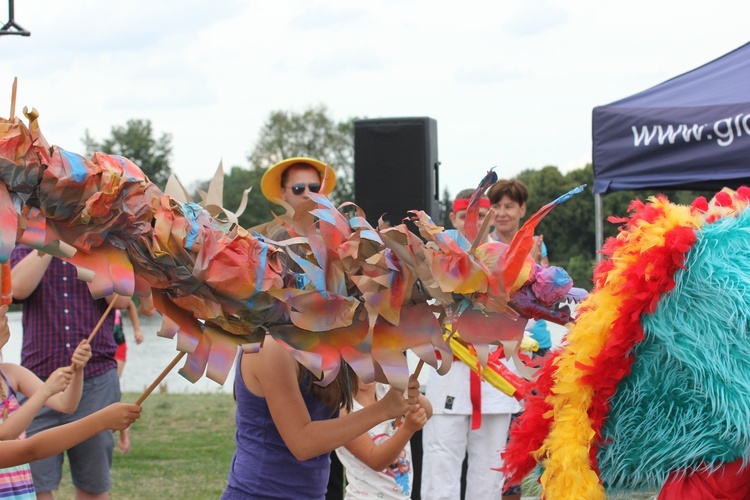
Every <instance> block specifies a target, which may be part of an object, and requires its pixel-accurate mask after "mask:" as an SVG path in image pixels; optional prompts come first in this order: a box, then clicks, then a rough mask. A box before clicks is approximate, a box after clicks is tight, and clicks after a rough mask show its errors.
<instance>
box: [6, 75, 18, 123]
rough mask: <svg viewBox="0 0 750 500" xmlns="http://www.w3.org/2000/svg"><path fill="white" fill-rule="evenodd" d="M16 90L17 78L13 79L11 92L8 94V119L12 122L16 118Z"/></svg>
mask: <svg viewBox="0 0 750 500" xmlns="http://www.w3.org/2000/svg"><path fill="white" fill-rule="evenodd" d="M17 88H18V77H15V78H13V91H12V92H11V94H10V116H9V117H8V119H9V120H10V121H13V120H14V119H15V117H16V89H17Z"/></svg>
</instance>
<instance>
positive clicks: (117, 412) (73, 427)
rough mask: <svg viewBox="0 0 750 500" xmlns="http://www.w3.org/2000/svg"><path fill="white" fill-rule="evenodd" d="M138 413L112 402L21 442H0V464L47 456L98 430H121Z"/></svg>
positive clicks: (65, 448) (26, 461)
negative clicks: (89, 413)
mask: <svg viewBox="0 0 750 500" xmlns="http://www.w3.org/2000/svg"><path fill="white" fill-rule="evenodd" d="M140 416H141V407H140V406H139V405H134V404H126V403H114V404H112V405H109V406H107V407H106V408H103V409H101V410H99V411H97V412H96V413H92V414H91V415H89V416H87V417H83V418H82V419H80V420H76V421H75V422H71V423H69V424H65V425H60V426H57V427H53V428H52V429H47V430H45V431H42V432H40V433H38V434H34V435H33V436H31V437H30V438H28V439H23V440H21V441H18V440H13V441H0V467H13V466H16V465H21V464H25V463H29V462H33V461H35V460H40V459H42V458H47V457H51V456H52V455H56V454H58V453H60V452H63V451H65V450H67V449H68V448H71V447H72V446H75V445H76V444H78V443H80V442H81V441H84V440H86V439H88V438H90V437H92V436H94V435H96V434H99V433H100V432H103V431H106V430H122V429H125V428H127V427H129V426H130V424H132V423H133V422H135V421H136V420H137V419H138V417H140Z"/></svg>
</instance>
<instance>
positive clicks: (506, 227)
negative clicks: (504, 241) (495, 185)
mask: <svg viewBox="0 0 750 500" xmlns="http://www.w3.org/2000/svg"><path fill="white" fill-rule="evenodd" d="M492 209H493V210H494V211H495V219H494V226H495V231H498V232H499V233H502V234H515V233H516V232H517V231H518V228H519V227H521V218H523V216H524V215H526V204H525V203H524V204H523V205H519V204H518V202H515V201H513V200H511V199H510V198H509V197H508V195H504V196H503V197H502V198H500V200H499V201H498V202H497V203H493V204H492Z"/></svg>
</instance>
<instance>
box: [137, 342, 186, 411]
mask: <svg viewBox="0 0 750 500" xmlns="http://www.w3.org/2000/svg"><path fill="white" fill-rule="evenodd" d="M184 355H185V352H184V351H180V352H179V353H178V354H177V356H175V357H174V359H173V360H172V361H171V362H170V363H169V364H168V365H167V367H166V368H164V370H162V372H161V373H160V374H159V376H158V377H156V380H154V381H153V382H151V385H150V386H148V389H146V390H145V391H143V394H141V396H140V397H139V398H138V399H137V400H136V402H135V404H137V405H141V404H142V403H143V402H144V401H145V400H146V398H147V397H148V396H149V394H151V393H152V392H154V389H156V387H157V386H158V385H159V384H160V383H161V381H162V380H164V377H166V376H167V374H169V372H171V371H172V368H174V367H175V365H176V364H177V363H179V362H180V360H181V359H182V357H183V356H184Z"/></svg>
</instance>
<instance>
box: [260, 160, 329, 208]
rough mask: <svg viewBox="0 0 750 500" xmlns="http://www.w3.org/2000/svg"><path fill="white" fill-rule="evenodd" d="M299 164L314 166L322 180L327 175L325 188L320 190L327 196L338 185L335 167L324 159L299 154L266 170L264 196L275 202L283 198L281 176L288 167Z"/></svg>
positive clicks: (261, 186) (263, 184) (263, 187)
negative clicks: (323, 160) (327, 163)
mask: <svg viewBox="0 0 750 500" xmlns="http://www.w3.org/2000/svg"><path fill="white" fill-rule="evenodd" d="M297 164H303V165H309V166H311V167H313V168H314V169H315V170H317V171H318V173H319V174H320V179H321V181H322V179H323V178H324V177H325V179H326V185H325V188H324V189H321V190H320V192H321V193H322V194H324V195H326V196H328V195H329V194H331V191H333V188H334V187H336V173H335V172H334V171H333V169H332V168H331V167H329V166H328V165H326V164H325V163H323V162H322V161H318V160H314V159H312V158H305V157H302V156H297V157H294V158H287V159H285V160H281V161H280V162H278V163H277V164H276V165H273V166H272V167H270V168H269V169H268V170H266V173H265V174H263V178H262V179H261V180H260V191H261V192H262V193H263V196H265V197H266V198H268V199H269V200H270V201H273V202H276V200H279V199H281V176H282V175H284V171H285V170H286V169H287V168H289V167H291V166H292V165H297Z"/></svg>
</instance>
